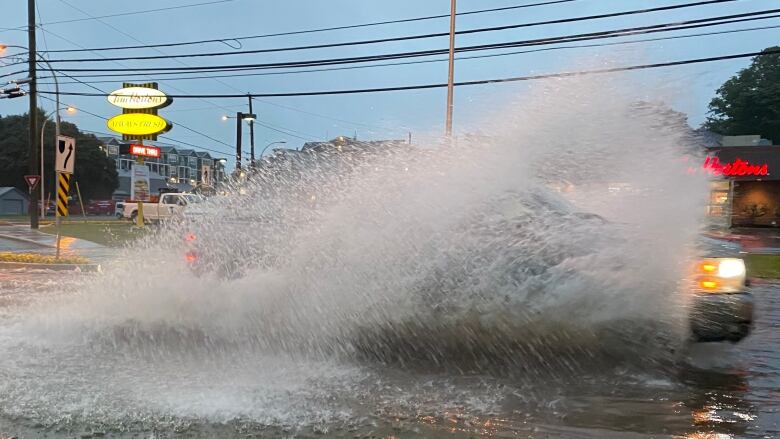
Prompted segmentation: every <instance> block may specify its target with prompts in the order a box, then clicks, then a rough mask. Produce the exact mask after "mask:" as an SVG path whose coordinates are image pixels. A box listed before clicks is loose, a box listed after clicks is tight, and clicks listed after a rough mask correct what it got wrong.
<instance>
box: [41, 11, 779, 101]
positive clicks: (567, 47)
mask: <svg viewBox="0 0 780 439" xmlns="http://www.w3.org/2000/svg"><path fill="white" fill-rule="evenodd" d="M778 17H780V15H778ZM778 28H780V25H775V26H758V27H751V28H744V29H732V30H726V31H717V32H701V33H695V34H686V35H674V36H669V37H657V38H642V39H638V40H630V41H617V42H610V43H591V44H577V45H570V46H555V47H544V48H539V49H531V50H521V51H512V52H503V53H492V54H487V55H474V56H459V57H456V58H455V60H456V61H462V60H471V59H483V58H495V57H501V56H511V55H519V54H526V53H535V52H543V51H552V50H564V49H581V48H592V47H607V46H618V45H628V44H639V43H646V42H655V41H667V40H677V39H685V38H694V37H701V36H713V35H727V34H734V33H742V32H752V31H757V30H768V29H778ZM447 61H448V59H447V58H438V59H432V60H417V61H404V62H393V63H382V64H370V65H358V66H348V67H330V68H322V69H310V70H285V71H281V72H263V73H240V74H232V75H211V76H208V77H206V76H182V77H174V78H171V77H168V78H166V80H168V81H182V80H202V79H207V78H214V77H218V78H238V77H252V76H273V75H292V74H302V73H318V72H329V71H341V70H355V69H365V68H377V67H392V66H404V65H414V64H427V63H436V62H447ZM179 74H186V72H185V73H179ZM88 76H89V75H83V76H80V77H88ZM96 76H104V75H96ZM105 76H113V75H105ZM44 78H47V77H44ZM48 78H50V77H48ZM89 82H90V83H93V84H98V83H114V82H116V80H90V81H89ZM39 83H40V82H39ZM43 84H52V83H43ZM60 84H68V82H60ZM181 111H187V110H181Z"/></svg>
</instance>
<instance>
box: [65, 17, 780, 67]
mask: <svg viewBox="0 0 780 439" xmlns="http://www.w3.org/2000/svg"><path fill="white" fill-rule="evenodd" d="M777 12H780V9H772V10H767V11H759V12H749V13H743V14H733V15H724V16H718V17H709V18H702V19H696V20H686V21H679V22H671V23H662V24H655V25H650V26H641V27H632V28H623V29H616V30H609V31H600V32H590V33H583V34H574V35H563V36H557V37H547V38H538V39H531V40H520V41H510V42H504V43H492V44H480V45H473V46H462V47H459V48H456V49H455V51H456V52H458V53H462V52H470V51H479V50H491V49H502V48H510V47H523V46H537V45H546V44H555V43H565V42H576V41H587V40H594V39H602V38H617V37H623V36H631V35H639V34H647V33H658V32H669V31H678V30H685V29H694V28H700V27H709V26H720V25H724V24H733V23H739V22H745V21H755V20H765V19H771V18H777V17H780V15H766V14H771V13H777ZM760 15H766V16H763V17H761V16H760ZM757 16H758V17H757ZM743 17H747V18H743ZM447 52H448V50H447V49H433V50H423V51H413V52H399V53H390V54H381V55H368V56H360V57H348V58H327V59H316V60H303V61H286V62H276V63H257V64H230V65H217V66H194V67H186V68H180V67H147V68H135V69H133V70H135V71H144V72H154V73H148V74H155V75H173V74H182V73H187V72H193V73H197V72H201V71H202V72H226V71H240V70H263V69H276V68H285V67H288V68H289V67H314V66H327V65H338V64H351V63H363V62H371V61H383V60H392V59H402V58H415V57H426V56H432V55H443V54H445V53H447ZM57 71H67V72H115V71H120V72H124V71H125V70H124V69H113V68H64V69H57ZM166 72H168V73H166ZM96 76H97V75H94V76H91V77H96ZM106 76H116V75H106ZM124 76H127V75H124ZM85 77H86V76H85Z"/></svg>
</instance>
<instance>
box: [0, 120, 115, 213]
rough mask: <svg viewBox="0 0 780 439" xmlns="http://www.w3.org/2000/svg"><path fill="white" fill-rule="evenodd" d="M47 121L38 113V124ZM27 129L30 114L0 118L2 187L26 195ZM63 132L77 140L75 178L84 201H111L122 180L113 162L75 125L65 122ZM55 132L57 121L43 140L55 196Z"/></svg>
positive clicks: (49, 186) (48, 188) (48, 125)
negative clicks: (13, 189) (13, 187)
mask: <svg viewBox="0 0 780 439" xmlns="http://www.w3.org/2000/svg"><path fill="white" fill-rule="evenodd" d="M44 117H45V114H44V113H43V111H42V110H40V109H39V110H38V121H39V123H43V120H44ZM28 127H29V118H28V116H27V114H23V115H15V116H6V117H0V186H15V187H17V188H19V189H21V190H23V191H27V184H26V183H25V181H24V175H26V174H28V173H29V172H28V171H29V169H28V163H27V160H28V157H29V146H28V145H29V144H28V131H27V130H28ZM60 129H61V131H62V135H64V136H70V137H74V138H75V139H76V167H75V169H74V178H75V181H77V182H78V183H79V189H80V190H81V195H82V197H84V199H85V200H89V199H96V198H111V194H112V193H113V192H114V190H115V189H116V188H117V187H118V186H119V177H118V176H117V172H116V166H115V165H114V161H113V160H111V159H110V158H108V157H107V156H106V154H105V152H104V151H102V150H101V143H100V141H99V140H98V139H97V138H96V137H95V136H93V135H92V134H86V133H82V132H81V131H79V129H78V127H77V126H76V125H74V124H72V123H69V122H62V123H61V125H60ZM40 130H41V127H40V125H39V126H38V127H37V129H36V133H39V135H40ZM54 131H55V124H54V121H53V120H49V121H48V122H47V123H46V132H45V133H44V140H43V141H44V148H43V150H44V153H43V154H44V168H45V170H44V172H46V175H45V183H46V193H47V194H54V188H55V181H54ZM47 197H48V195H47ZM52 197H53V195H52Z"/></svg>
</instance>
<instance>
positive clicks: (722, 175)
mask: <svg viewBox="0 0 780 439" xmlns="http://www.w3.org/2000/svg"><path fill="white" fill-rule="evenodd" d="M702 169H703V170H704V171H705V172H707V173H708V174H710V175H711V176H712V177H713V181H712V182H711V183H710V199H709V206H708V214H709V215H710V216H712V217H715V218H722V219H724V220H725V221H724V222H725V223H727V224H728V225H729V226H732V227H778V226H780V146H778V145H772V142H771V140H768V139H762V138H761V136H757V135H751V136H723V137H721V138H720V139H718V140H717V141H716V142H713V144H711V145H709V146H708V147H707V156H706V157H705V159H704V162H703V164H702Z"/></svg>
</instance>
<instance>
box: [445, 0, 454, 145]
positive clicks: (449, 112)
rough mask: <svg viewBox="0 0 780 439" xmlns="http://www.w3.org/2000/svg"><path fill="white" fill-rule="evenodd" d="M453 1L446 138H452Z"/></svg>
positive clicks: (451, 8) (452, 4) (452, 8)
mask: <svg viewBox="0 0 780 439" xmlns="http://www.w3.org/2000/svg"><path fill="white" fill-rule="evenodd" d="M455 1H456V0H451V6H450V60H449V75H448V78H447V124H446V135H447V138H450V137H452V92H453V90H452V89H453V84H454V77H455Z"/></svg>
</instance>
